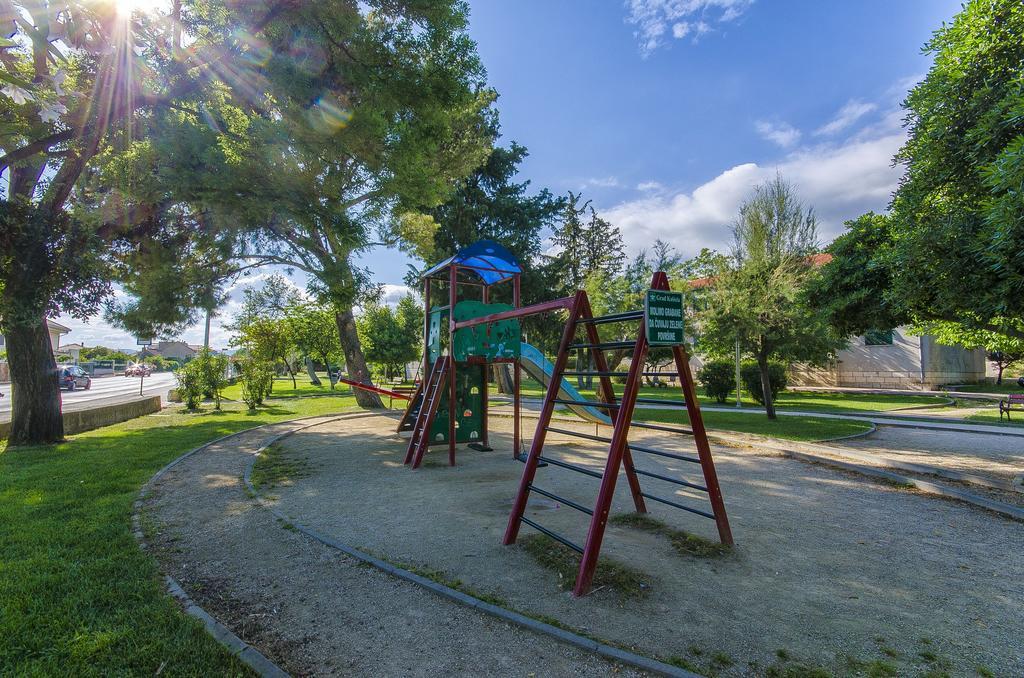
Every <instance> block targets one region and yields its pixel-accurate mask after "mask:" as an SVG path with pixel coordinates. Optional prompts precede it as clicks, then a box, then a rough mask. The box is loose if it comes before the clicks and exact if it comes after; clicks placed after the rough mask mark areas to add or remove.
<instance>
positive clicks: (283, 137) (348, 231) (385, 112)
mask: <svg viewBox="0 0 1024 678" xmlns="http://www.w3.org/2000/svg"><path fill="white" fill-rule="evenodd" d="M364 6H366V10H369V11H364V10H363V9H362V8H363V7H364ZM279 9H280V10H281V11H280V14H279V15H278V16H277V17H275V20H274V21H273V22H272V23H271V24H269V25H268V30H267V31H266V33H265V35H263V36H261V38H262V39H264V40H265V41H266V43H267V46H268V47H269V50H268V54H269V63H268V65H267V66H265V67H264V69H265V72H266V73H267V77H268V79H269V83H270V94H271V97H269V98H268V103H270V104H271V110H272V111H273V113H274V114H275V117H272V118H271V117H270V116H268V117H267V118H265V119H263V120H261V125H260V127H259V128H257V129H256V130H254V131H255V132H256V134H257V138H258V141H259V147H258V148H254V149H251V150H252V152H253V153H254V155H255V156H256V157H257V158H258V163H257V164H259V165H260V166H265V164H266V158H268V157H269V158H270V162H271V165H272V167H271V168H270V171H264V172H262V173H260V174H258V175H257V174H255V173H254V175H253V176H252V177H251V179H252V180H253V181H254V183H255V184H256V185H257V186H258V187H259V189H260V191H262V192H264V193H265V195H266V196H268V197H271V196H272V199H273V205H272V208H273V209H268V214H267V218H265V219H262V220H260V221H258V222H253V232H254V234H255V235H256V236H257V237H258V238H260V240H261V245H260V246H259V247H258V249H259V250H260V252H261V253H268V252H269V253H271V254H272V255H273V256H274V257H276V259H277V260H278V262H279V263H282V264H284V265H287V266H291V267H293V268H295V269H298V270H301V271H304V272H306V273H307V274H308V275H309V276H310V277H311V278H312V285H311V291H312V292H314V293H315V294H316V296H317V298H318V299H319V300H320V301H322V302H323V303H325V304H327V305H329V306H330V307H332V308H334V309H336V311H337V313H336V317H335V320H336V325H337V328H338V333H339V338H340V342H341V346H342V350H343V352H344V354H345V362H346V365H347V368H348V371H349V374H350V376H351V377H352V378H353V379H356V380H359V381H365V382H368V381H369V376H370V375H369V372H368V370H367V369H366V364H365V359H364V355H363V350H362V348H361V344H360V337H359V334H358V333H357V330H356V323H355V317H354V314H353V308H354V306H355V305H356V304H357V303H365V302H367V301H368V299H369V298H370V297H372V292H373V286H371V285H369V284H368V276H367V274H366V272H365V271H362V270H360V269H359V268H357V267H356V265H355V264H354V261H353V257H354V256H355V255H357V254H358V253H360V252H362V251H365V250H366V249H368V248H370V247H374V246H377V245H381V244H384V245H396V246H398V247H399V248H401V249H403V250H405V251H407V252H410V253H413V254H417V255H421V258H425V257H423V256H422V255H423V253H425V252H429V249H430V247H431V246H432V244H433V240H434V229H436V226H435V225H434V224H433V222H432V220H430V219H427V218H424V214H425V213H426V212H427V211H428V210H430V209H431V208H433V207H435V206H437V205H438V204H440V203H441V202H443V200H444V199H445V198H447V197H448V195H449V193H450V192H451V190H452V188H453V187H454V184H455V183H456V182H457V181H458V180H460V179H462V178H463V177H465V176H467V175H468V174H469V173H470V172H471V171H472V170H473V169H475V168H476V167H478V166H479V165H480V164H481V163H482V162H483V161H484V160H485V158H486V157H487V154H488V152H489V151H490V147H491V141H492V138H493V129H494V122H493V113H492V112H491V110H490V107H491V104H492V102H493V101H494V98H495V95H494V93H493V92H492V91H491V90H490V89H488V88H487V87H486V83H485V73H484V70H483V67H482V66H481V64H480V62H479V59H478V57H477V54H476V49H475V45H474V44H473V42H472V40H470V38H469V37H468V35H467V34H466V11H467V10H466V7H465V5H464V3H462V2H458V1H456V0H442V1H439V2H430V3H424V2H411V1H409V2H393V1H392V0H387V1H385V0H376V1H373V2H368V3H359V5H356V4H355V3H347V2H346V3H341V2H323V3H292V4H289V5H287V6H285V7H279ZM293 19H301V25H302V26H303V30H301V31H297V30H295V28H294V26H293V25H292V24H291V21H292V20H293ZM296 51H299V52H306V53H308V54H309V55H310V56H309V58H308V59H305V60H304V61H302V62H299V63H296V62H295V61H294V60H292V59H291V58H288V56H287V55H290V54H294V53H295V52H296ZM311 102H313V103H312V105H311ZM264 130H266V133H264ZM263 243H265V246H264V244H263ZM428 256H429V255H428ZM356 399H357V401H358V402H359V403H360V405H362V406H363V407H381V406H382V404H381V401H380V398H379V397H378V396H377V395H376V394H373V393H370V392H365V391H357V392H356Z"/></svg>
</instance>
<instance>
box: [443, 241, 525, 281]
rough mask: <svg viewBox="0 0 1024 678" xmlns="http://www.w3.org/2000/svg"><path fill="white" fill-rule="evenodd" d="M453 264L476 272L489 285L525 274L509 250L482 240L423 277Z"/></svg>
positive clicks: (465, 248)
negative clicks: (518, 274)
mask: <svg viewBox="0 0 1024 678" xmlns="http://www.w3.org/2000/svg"><path fill="white" fill-rule="evenodd" d="M452 264H458V266H459V268H466V269H469V270H471V271H473V272H475V273H476V274H477V275H479V276H480V278H481V280H483V281H484V284H487V285H493V284H494V283H499V282H501V281H502V280H508V279H509V278H511V277H512V276H513V275H515V274H517V273H522V272H523V269H522V267H521V266H520V265H519V262H518V261H516V258H515V257H514V256H513V255H512V253H511V252H509V251H508V250H507V249H505V248H504V247H502V246H501V245H499V244H498V243H496V242H494V241H493V240H480V241H478V242H475V243H473V244H472V245H469V246H468V247H464V248H462V249H461V250H459V251H458V252H457V253H456V254H455V255H454V256H452V257H449V258H448V259H445V260H444V261H442V262H441V263H440V264H437V265H436V266H434V267H433V268H431V269H430V270H428V271H427V272H425V273H424V274H423V277H424V278H427V277H430V276H432V275H434V274H435V273H438V272H439V271H443V270H444V269H446V268H448V267H449V266H451V265H452Z"/></svg>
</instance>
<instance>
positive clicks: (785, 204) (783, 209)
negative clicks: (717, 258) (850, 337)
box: [697, 177, 843, 419]
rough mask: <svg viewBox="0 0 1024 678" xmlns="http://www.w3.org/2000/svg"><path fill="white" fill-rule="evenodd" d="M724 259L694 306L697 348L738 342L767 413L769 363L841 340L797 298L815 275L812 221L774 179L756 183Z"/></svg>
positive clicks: (821, 350)
mask: <svg viewBox="0 0 1024 678" xmlns="http://www.w3.org/2000/svg"><path fill="white" fill-rule="evenodd" d="M733 236H734V240H735V244H734V248H733V256H732V262H731V263H730V265H729V266H728V267H727V268H726V269H724V270H723V271H721V272H720V273H719V274H718V275H717V276H716V277H715V279H714V284H713V285H712V286H711V287H710V289H709V290H708V291H707V292H706V295H707V302H708V303H706V304H704V305H702V306H699V307H698V312H697V322H698V326H699V330H700V333H701V336H700V339H701V342H702V347H703V348H705V349H707V348H711V349H712V350H711V352H712V353H717V354H718V355H723V354H726V353H727V352H729V351H731V350H732V349H733V347H734V346H735V344H736V343H737V342H738V343H739V345H740V348H741V350H742V351H743V352H745V353H747V354H748V355H751V356H753V357H754V359H755V361H756V363H757V367H758V370H759V372H760V378H761V384H762V389H761V390H762V392H763V393H764V394H765V398H764V406H765V411H766V413H767V415H768V417H769V418H770V419H774V418H775V406H774V400H773V397H772V394H773V393H774V392H775V391H773V388H775V387H773V385H772V383H771V373H770V368H769V361H770V360H772V359H776V360H781V361H784V362H789V361H804V362H811V363H816V362H821V361H824V360H826V359H827V358H829V357H830V356H831V355H832V354H833V353H834V351H835V350H837V349H838V348H839V347H840V346H842V344H843V341H842V340H841V339H839V338H838V336H837V335H836V334H835V333H834V332H833V331H832V330H831V328H830V327H829V326H828V324H827V323H826V322H825V319H824V317H823V316H822V314H820V313H818V312H817V311H816V310H815V309H814V308H812V307H811V306H810V305H809V304H808V303H807V300H806V298H805V288H806V287H807V285H808V283H809V281H810V280H811V279H813V277H814V276H815V274H816V273H815V269H814V267H813V265H812V263H811V261H810V255H811V254H812V253H813V252H814V251H815V249H816V247H817V226H816V221H815V218H814V215H813V212H812V211H811V210H810V209H805V208H804V206H803V205H802V204H801V203H800V202H799V200H798V199H797V196H796V193H795V191H794V189H793V188H792V186H790V185H789V184H788V183H786V182H785V181H784V180H783V179H782V178H781V177H776V178H775V179H773V180H771V181H768V182H766V183H764V184H761V185H759V186H758V187H756V188H755V189H754V192H753V194H752V195H751V196H750V197H749V198H748V199H747V200H746V201H745V202H744V203H743V205H742V206H741V207H740V215H739V218H738V220H737V221H736V223H735V225H734V226H733Z"/></svg>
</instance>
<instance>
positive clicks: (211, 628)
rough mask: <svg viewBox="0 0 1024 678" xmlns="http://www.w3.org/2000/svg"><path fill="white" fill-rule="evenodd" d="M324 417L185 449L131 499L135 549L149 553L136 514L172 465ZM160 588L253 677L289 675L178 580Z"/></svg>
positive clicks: (231, 435)
mask: <svg viewBox="0 0 1024 678" xmlns="http://www.w3.org/2000/svg"><path fill="white" fill-rule="evenodd" d="M324 416H325V415H313V416H310V417H299V418H297V419H290V420H287V421H279V422H273V423H270V424H263V425H261V426H254V427H252V428H247V429H245V430H242V431H236V432H235V433H229V434H228V435H226V436H221V437H219V438H215V439H213V440H210V441H208V442H206V443H203V444H202V445H200V446H199V447H196V448H193V449H191V450H189V451H188V452H185V453H184V454H182V455H181V456H179V457H177V458H175V459H174V460H172V461H171V462H170V463H168V464H167V465H166V466H164V467H163V468H162V469H160V470H159V471H157V472H156V473H155V474H153V476H152V477H151V478H150V479H149V480H148V481H146V484H145V485H143V486H142V488H141V489H140V490H139V494H138V496H137V497H136V498H135V503H134V504H133V505H132V534H133V535H134V536H135V541H137V542H138V544H139V546H140V547H141V548H142V550H143V551H147V552H148V551H149V547H148V545H147V544H146V536H145V534H143V531H142V520H141V518H140V514H141V512H142V507H143V505H144V503H145V499H146V496H147V495H148V494H149V492H150V491H151V490H152V489H153V486H154V485H156V483H157V482H159V480H160V479H161V478H162V477H163V476H164V475H165V474H166V473H167V472H168V471H170V470H171V469H172V468H174V467H175V466H177V465H178V464H180V463H181V462H183V461H185V460H186V459H188V458H189V457H191V456H192V455H194V454H198V453H199V452H202V451H203V450H205V449H207V448H208V447H211V446H213V445H216V444H218V443H222V442H224V441H226V440H230V439H231V438H234V437H236V436H241V435H243V434H248V433H252V432H253V431H257V430H259V429H261V428H267V427H269V426H280V425H282V424H294V423H296V422H300V421H308V420H310V419H323V418H324ZM326 416H328V417H330V418H329V419H327V420H326V421H333V420H335V419H340V418H342V416H344V415H339V416H331V415H326ZM315 423H321V422H315ZM313 425H315V424H309V426H313ZM302 428H307V427H306V426H303V427H299V428H296V429H293V430H291V431H288V432H287V435H290V434H291V433H294V432H295V431H299V430H301V429H302ZM282 437H284V435H281V436H276V437H275V438H274V439H273V440H274V441H276V440H278V439H280V438H282ZM250 468H251V465H250ZM247 482H248V481H247ZM164 585H165V588H166V589H167V593H168V594H169V595H170V596H171V597H172V598H174V599H175V600H177V601H178V603H179V604H180V605H181V606H182V609H183V610H184V612H185V614H187V615H189V616H191V617H194V618H196V619H198V620H199V621H200V622H202V624H203V627H204V628H205V629H206V632H207V633H209V634H210V635H211V636H212V637H213V639H214V640H216V641H217V642H218V643H220V644H221V645H223V646H224V647H225V648H226V649H227V650H228V651H229V652H231V654H233V655H235V656H236V657H238V658H239V659H240V660H241V661H242V662H244V663H245V664H246V665H247V666H249V668H251V669H252V670H253V671H255V672H256V673H257V674H259V675H260V676H262V678H288V676H289V674H288V673H287V672H286V671H284V670H282V669H281V667H279V666H278V665H277V664H275V663H274V662H272V661H270V660H269V659H267V658H266V657H265V656H264V655H263V653H261V652H260V651H259V650H257V649H256V648H255V647H253V646H252V645H249V644H248V643H246V642H245V641H244V640H242V639H241V638H239V637H238V636H237V635H235V633H234V632H232V631H231V629H229V628H228V627H226V626H224V625H223V624H221V623H220V622H219V621H217V619H216V618H214V616H213V615H211V614H210V613H209V612H207V611H206V610H205V609H203V608H202V607H201V606H200V605H198V604H197V603H196V602H195V601H194V600H192V598H191V597H189V595H188V594H187V593H185V590H184V589H183V588H182V587H181V584H179V583H178V581H177V580H176V579H175V578H174V577H172V576H170V575H167V574H165V575H164Z"/></svg>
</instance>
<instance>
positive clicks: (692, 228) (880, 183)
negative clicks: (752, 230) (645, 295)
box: [602, 122, 906, 256]
mask: <svg viewBox="0 0 1024 678" xmlns="http://www.w3.org/2000/svg"><path fill="white" fill-rule="evenodd" d="M874 132H875V133H874V134H873V135H871V136H864V135H858V136H856V137H852V138H850V139H847V140H845V141H844V142H843V143H840V144H827V145H819V146H810V147H802V148H799V149H796V150H794V151H792V152H791V153H788V154H787V155H785V156H784V157H782V158H780V159H779V160H778V161H777V162H775V163H765V164H759V163H755V162H748V163H743V164H740V165H736V166H734V167H731V168H729V169H726V170H725V171H723V172H721V173H720V174H718V176H715V177H713V178H711V179H709V180H708V181H706V182H704V183H703V184H701V185H700V186H698V187H697V188H695V189H693V190H692V191H690V192H678V191H677V192H672V191H668V190H666V191H664V192H662V193H660V194H652V195H648V196H644V197H642V198H639V199H637V200H632V201H627V202H623V203H620V204H618V205H615V206H613V207H611V208H609V209H605V210H602V216H604V217H605V218H607V219H608V220H610V221H611V222H612V223H614V224H615V225H617V226H618V227H619V228H620V229H621V230H622V234H623V239H624V240H625V242H626V246H627V248H628V249H629V250H630V251H632V252H638V251H640V250H641V249H644V248H646V247H649V246H650V244H651V243H652V242H654V240H655V239H656V238H661V239H662V240H666V241H668V242H670V243H671V244H673V245H674V246H675V247H676V248H677V249H679V250H680V251H681V252H682V253H683V254H685V255H687V256H692V255H694V254H696V253H697V252H699V251H700V249H701V248H702V247H712V248H715V249H719V250H728V248H729V246H730V245H731V241H732V231H731V226H732V224H733V221H734V219H735V218H736V214H737V212H738V210H739V206H740V203H741V202H742V201H743V199H744V198H745V197H746V196H747V195H748V194H749V193H750V191H751V189H752V188H753V187H754V186H755V185H757V184H758V183H760V182H762V181H765V180H766V179H770V178H771V177H773V176H774V175H775V173H776V171H778V172H779V173H781V174H782V176H783V178H785V179H786V180H788V181H790V182H792V183H793V184H794V185H795V186H796V189H797V191H798V193H799V195H800V198H801V199H802V200H803V201H804V203H805V204H806V205H807V206H809V207H813V208H814V210H815V213H816V214H817V216H818V219H819V237H820V238H821V240H822V242H823V244H824V243H827V242H828V241H830V240H832V239H833V238H834V237H835V236H837V235H839V234H840V233H841V232H842V230H843V222H844V221H846V220H848V219H852V218H854V217H856V216H858V215H860V214H862V213H864V212H866V211H868V210H875V211H880V210H884V209H885V208H886V205H887V204H888V202H889V199H890V197H891V194H892V192H893V191H894V190H895V189H896V185H897V182H898V180H899V176H900V173H901V169H900V168H898V167H893V166H892V157H893V155H894V154H895V153H896V151H897V149H898V148H899V147H900V145H901V144H902V143H903V141H904V140H905V138H906V137H905V134H904V132H903V130H902V129H900V128H898V127H897V128H895V129H894V128H893V127H892V126H891V124H888V123H887V122H883V123H881V124H879V125H878V126H877V127H875V128H874Z"/></svg>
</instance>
